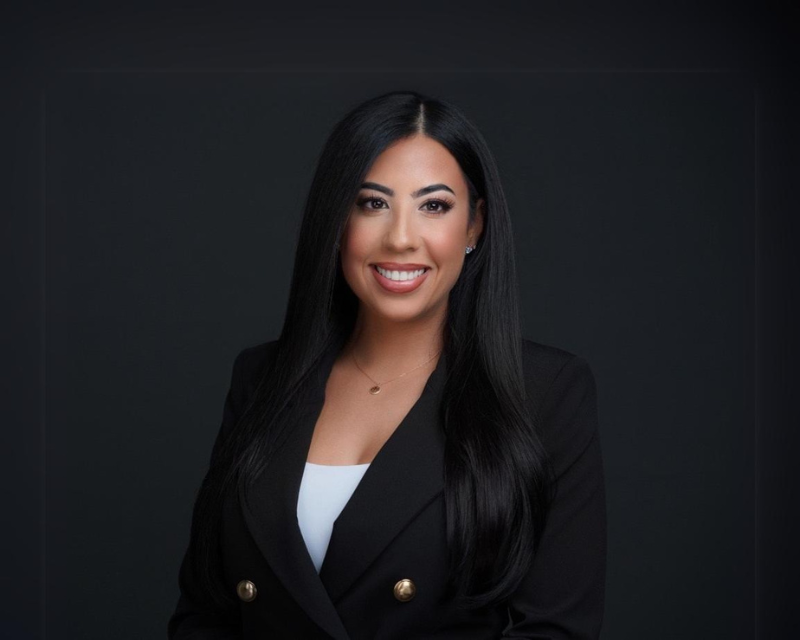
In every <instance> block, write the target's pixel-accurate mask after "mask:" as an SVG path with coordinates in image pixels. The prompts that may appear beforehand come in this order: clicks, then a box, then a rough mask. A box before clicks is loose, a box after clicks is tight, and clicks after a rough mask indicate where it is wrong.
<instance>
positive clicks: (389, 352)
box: [344, 307, 446, 377]
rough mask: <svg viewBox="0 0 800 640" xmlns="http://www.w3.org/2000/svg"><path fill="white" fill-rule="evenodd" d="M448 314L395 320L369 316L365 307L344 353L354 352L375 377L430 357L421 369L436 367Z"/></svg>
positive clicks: (416, 364) (389, 373)
mask: <svg viewBox="0 0 800 640" xmlns="http://www.w3.org/2000/svg"><path fill="white" fill-rule="evenodd" d="M445 315H446V314H445V313H443V312H442V313H439V314H438V315H435V316H431V317H430V318H426V319H415V320H414V321H409V322H396V321H392V320H389V319H386V318H379V317H375V316H372V315H369V314H367V313H365V312H364V311H363V307H362V308H361V309H359V314H358V318H357V320H356V325H355V327H354V329H353V333H352V335H351V336H350V340H349V341H348V343H347V345H346V347H345V349H344V352H345V355H346V356H348V357H351V354H354V355H355V357H356V360H357V361H358V364H359V365H360V366H361V367H363V368H365V369H367V370H368V371H370V375H375V376H376V377H380V376H382V375H384V376H387V375H388V376H391V375H393V374H397V373H402V372H404V371H408V370H410V369H413V368H414V367H417V366H419V365H420V364H422V363H423V362H425V361H426V360H429V359H430V362H428V364H427V365H423V366H421V367H420V368H419V370H420V371H423V370H424V371H427V370H429V369H432V368H434V367H435V366H436V362H437V361H438V356H437V354H439V353H440V352H441V350H442V348H443V347H444V334H443V327H444V321H443V320H444V317H445Z"/></svg>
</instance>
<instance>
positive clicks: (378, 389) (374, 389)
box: [350, 350, 441, 396]
mask: <svg viewBox="0 0 800 640" xmlns="http://www.w3.org/2000/svg"><path fill="white" fill-rule="evenodd" d="M440 353H441V350H440V351H438V352H436V353H435V354H433V356H432V357H430V358H428V359H427V360H426V361H425V362H423V363H422V364H419V365H417V366H416V367H414V368H413V369H410V370H409V371H406V373H411V372H412V371H415V370H416V369H419V368H420V367H421V366H423V365H426V364H428V363H429V362H430V361H431V360H433V359H434V358H435V357H436V356H438V355H439V354H440ZM350 355H351V356H352V357H353V362H355V363H356V366H357V367H358V370H359V371H360V372H361V373H363V374H364V375H365V376H367V377H368V378H369V379H370V380H372V381H373V382H374V383H375V386H374V387H370V390H369V392H370V393H371V394H372V395H373V396H376V395H378V394H379V393H380V392H381V385H383V384H388V383H390V382H394V381H395V380H397V379H399V378H402V377H403V376H404V375H406V373H401V374H400V375H399V376H397V378H392V379H391V380H385V381H384V382H380V383H379V382H377V381H376V380H375V379H374V378H372V376H370V375H369V374H368V373H367V372H366V371H364V370H363V369H362V368H361V367H360V366H359V365H358V361H357V360H356V354H355V351H351V352H350Z"/></svg>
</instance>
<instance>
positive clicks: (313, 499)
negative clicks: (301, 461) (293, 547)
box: [297, 462, 370, 573]
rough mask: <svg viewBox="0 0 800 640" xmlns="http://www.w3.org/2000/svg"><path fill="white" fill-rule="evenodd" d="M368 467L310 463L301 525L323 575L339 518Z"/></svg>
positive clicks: (299, 517) (300, 512)
mask: <svg viewBox="0 0 800 640" xmlns="http://www.w3.org/2000/svg"><path fill="white" fill-rule="evenodd" d="M369 465H370V463H369V462H367V463H365V464H341V465H329V464H314V463H313V462H306V468H305V470H304V471H303V479H302V480H301V481H300V494H299V496H298V498H297V522H298V523H299V525H300V532H301V533H302V534H303V538H304V539H305V541H306V548H307V549H308V553H309V555H310V556H311V559H312V560H313V561H314V566H315V567H316V568H317V573H319V570H320V567H321V566H322V561H323V559H324V558H325V553H326V552H327V550H328V543H329V542H330V540H331V533H332V532H333V521H334V520H336V518H338V517H339V514H340V513H341V512H342V509H344V507H345V505H346V504H347V501H348V500H350V496H352V495H353V492H354V491H355V490H356V487H357V486H358V483H359V482H361V478H362V476H363V475H364V473H366V471H367V468H368V467H369Z"/></svg>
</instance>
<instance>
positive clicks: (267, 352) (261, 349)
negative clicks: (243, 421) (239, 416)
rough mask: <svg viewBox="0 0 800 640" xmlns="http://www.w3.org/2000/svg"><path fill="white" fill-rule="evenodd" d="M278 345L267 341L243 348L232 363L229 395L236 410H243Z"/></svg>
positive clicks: (275, 341) (275, 342)
mask: <svg viewBox="0 0 800 640" xmlns="http://www.w3.org/2000/svg"><path fill="white" fill-rule="evenodd" d="M277 345H278V341H277V340H269V341H267V342H261V343H258V344H255V345H251V346H248V347H245V348H243V349H242V350H241V351H239V353H238V354H237V355H236V358H234V361H233V368H232V373H231V394H232V396H233V400H234V403H235V405H236V408H237V409H241V408H243V406H244V404H245V403H246V402H247V400H248V398H250V396H251V395H252V394H253V391H254V390H255V388H256V386H257V385H258V381H259V380H260V379H261V373H262V371H263V369H264V366H265V365H266V364H267V362H269V360H270V358H271V357H272V356H273V354H274V352H275V348H276V347H277Z"/></svg>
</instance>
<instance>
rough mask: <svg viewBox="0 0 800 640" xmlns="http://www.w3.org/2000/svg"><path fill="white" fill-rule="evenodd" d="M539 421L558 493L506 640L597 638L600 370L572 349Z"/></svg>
mask: <svg viewBox="0 0 800 640" xmlns="http://www.w3.org/2000/svg"><path fill="white" fill-rule="evenodd" d="M534 415H538V419H539V423H538V426H539V428H540V430H541V433H542V441H543V444H544V446H545V449H546V450H547V452H548V454H549V455H550V457H551V462H552V464H553V470H554V473H555V476H556V495H555V497H554V499H553V501H552V503H551V507H550V511H549V513H548V516H547V521H546V524H545V527H544V529H543V531H542V532H541V537H540V544H539V548H538V549H537V552H536V556H535V558H534V561H533V564H532V566H531V569H530V570H529V572H528V574H527V575H526V577H525V578H524V579H523V581H522V582H521V583H520V586H519V587H518V589H517V590H516V591H515V593H514V594H513V595H512V597H511V599H510V600H509V606H508V613H509V624H508V626H507V627H506V629H505V630H504V632H503V636H502V637H503V638H531V639H536V640H567V639H569V640H596V639H597V638H599V637H600V628H601V625H602V622H603V613H604V603H605V575H606V502H605V480H604V471H603V460H602V455H601V447H600V435H599V431H598V416H597V392H596V385H595V379H594V375H593V374H592V371H591V368H590V366H589V364H588V363H587V362H586V360H584V359H583V358H581V357H579V356H575V355H573V356H572V357H571V359H569V360H568V361H567V362H566V363H565V364H564V366H563V367H562V368H561V370H560V371H559V373H558V374H557V375H556V377H555V378H554V380H553V382H552V383H551V385H550V388H549V390H548V391H547V392H546V394H545V396H544V398H543V400H542V402H541V405H540V407H539V410H538V411H536V412H535V414H534Z"/></svg>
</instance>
